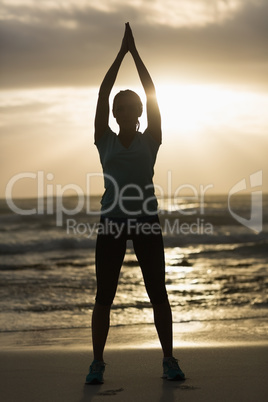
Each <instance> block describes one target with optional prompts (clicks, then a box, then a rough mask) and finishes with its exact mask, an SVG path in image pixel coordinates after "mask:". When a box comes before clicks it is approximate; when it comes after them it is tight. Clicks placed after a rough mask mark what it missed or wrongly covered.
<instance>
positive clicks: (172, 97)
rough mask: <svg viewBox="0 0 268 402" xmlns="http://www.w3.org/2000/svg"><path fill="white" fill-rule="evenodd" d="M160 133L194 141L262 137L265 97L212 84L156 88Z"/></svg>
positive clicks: (160, 86)
mask: <svg viewBox="0 0 268 402" xmlns="http://www.w3.org/2000/svg"><path fill="white" fill-rule="evenodd" d="M157 99H158V103H159V107H160V111H161V116H162V127H163V131H166V132H167V133H170V134H176V135H178V133H179V135H180V137H181V136H183V138H184V139H186V138H187V139H188V140H192V139H194V140H196V139H197V138H198V137H199V136H200V135H202V134H204V133H207V132H210V133H211V132H213V133H224V132H225V133H226V134H227V133H229V132H232V133H240V134H252V132H254V133H255V134H265V133H264V132H263V127H265V124H263V123H265V122H264V121H263V119H264V116H265V113H264V110H265V108H266V107H267V106H268V97H267V96H263V95H262V94H254V93H250V92H243V91H236V90H233V89H228V88H225V87H220V86H212V85H170V84H165V85H159V86H157Z"/></svg>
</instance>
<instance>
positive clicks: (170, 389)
mask: <svg viewBox="0 0 268 402" xmlns="http://www.w3.org/2000/svg"><path fill="white" fill-rule="evenodd" d="M115 332H116V331H115ZM119 333H120V332H119ZM39 335H40V340H41V342H40V343H39V344H38V332H37V333H36V334H35V342H32V340H31V339H32V338H29V337H30V335H26V336H25V337H28V338H29V339H28V341H29V342H28V344H27V345H26V342H24V344H18V342H17V344H15V343H14V345H13V346H12V345H11V344H9V345H8V344H7V338H8V335H7V336H6V337H2V338H3V339H4V338H5V342H4V343H3V344H2V346H1V350H0V372H1V378H0V400H1V401H2V402H17V401H20V402H63V401H64V402H86V401H93V402H94V401H96V402H97V401H107V402H108V401H110V402H112V401H118V402H142V401H144V402H145V401H146V402H158V401H159V402H160V401H161V402H173V401H174V402H175V401H181V402H183V401H189V402H191V401H194V402H202V401H206V402H210V401H217V402H221V401H224V402H225V401H228V402H231V401H234V402H240V401H241V402H246V401H250V402H262V401H263V402H264V401H266V400H267V393H268V345H265V344H252V345H243V344H241V343H239V344H234V343H233V344H229V345H227V344H226V345H220V344H218V345H216V346H215V345H213V346H209V345H208V344H207V345H206V346H205V345H202V346H200V345H198V343H196V345H195V344H192V345H191V346H182V347H180V348H179V347H177V346H176V348H175V351H174V355H175V356H176V357H177V358H178V359H179V364H180V365H181V368H182V369H183V371H184V372H185V374H186V380H185V381H179V382H178V381H176V382H169V381H166V380H163V379H162V378H161V375H162V353H161V350H160V348H159V347H158V348H155V347H151V348H147V347H146V348H145V347H141V346H140V345H136V346H135V345H133V344H132V345H130V344H129V345H126V346H125V347H120V348H118V347H116V346H114V344H111V343H110V346H109V347H108V348H107V350H106V353H105V360H106V363H107V366H106V370H105V376H104V379H105V383H104V384H103V385H95V386H92V385H85V384H84V381H85V377H86V374H87V372H88V367H89V365H90V363H91V358H92V355H91V348H90V345H85V344H79V342H78V343H76V342H75V340H74V342H73V343H71V342H70V339H69V340H68V342H66V343H65V344H64V342H59V344H58V345H57V343H55V342H52V344H47V345H44V344H43V345H42V334H41V333H40V334H39ZM76 335H77V337H78V338H79V331H76ZM115 336H116V334H115ZM13 342H14V339H13ZM31 344H32V345H31ZM124 345H125V344H124Z"/></svg>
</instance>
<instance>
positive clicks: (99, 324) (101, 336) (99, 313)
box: [92, 302, 111, 361]
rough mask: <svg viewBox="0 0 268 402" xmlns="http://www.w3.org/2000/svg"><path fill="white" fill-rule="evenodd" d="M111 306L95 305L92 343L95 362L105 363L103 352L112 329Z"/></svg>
mask: <svg viewBox="0 0 268 402" xmlns="http://www.w3.org/2000/svg"><path fill="white" fill-rule="evenodd" d="M110 310H111V306H110V305H109V306H102V305H101V304H99V303H98V302H96V303H95V306H94V310H93V314H92V343H93V354H94V360H99V361H103V351H104V347H105V344H106V340H107V336H108V332H109V327H110Z"/></svg>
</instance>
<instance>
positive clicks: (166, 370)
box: [162, 357, 185, 381]
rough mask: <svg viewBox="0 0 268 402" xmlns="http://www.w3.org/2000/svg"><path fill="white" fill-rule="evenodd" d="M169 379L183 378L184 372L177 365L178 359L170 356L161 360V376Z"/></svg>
mask: <svg viewBox="0 0 268 402" xmlns="http://www.w3.org/2000/svg"><path fill="white" fill-rule="evenodd" d="M162 378H166V379H167V380H170V381H178V380H185V374H184V373H183V372H182V370H181V369H180V366H179V365H178V360H177V359H175V358H174V357H170V358H168V359H167V360H163V377H162Z"/></svg>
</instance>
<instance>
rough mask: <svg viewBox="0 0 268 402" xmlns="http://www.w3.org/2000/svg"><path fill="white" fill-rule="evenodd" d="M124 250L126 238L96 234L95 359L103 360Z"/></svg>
mask: <svg viewBox="0 0 268 402" xmlns="http://www.w3.org/2000/svg"><path fill="white" fill-rule="evenodd" d="M125 252H126V239H125V238H124V237H123V236H122V237H120V238H118V239H115V238H114V237H113V236H112V235H108V234H102V235H98V238H97V244H96V278H97V295H96V302H95V306H94V310H93V314H92V343H93V353H94V359H95V360H100V361H102V360H103V351H104V347H105V344H106V339H107V336H108V332H109V327H110V310H111V305H112V303H113V299H114V296H115V293H116V289H117V284H118V278H119V274H120V269H121V266H122V263H123V259H124V256H125Z"/></svg>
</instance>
